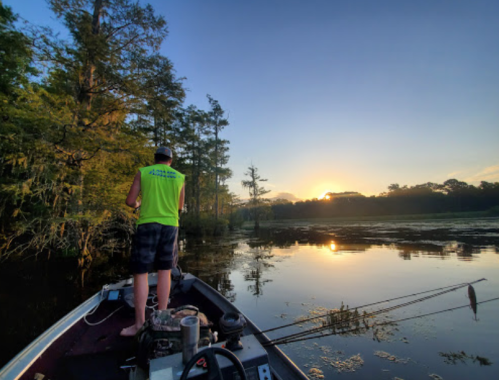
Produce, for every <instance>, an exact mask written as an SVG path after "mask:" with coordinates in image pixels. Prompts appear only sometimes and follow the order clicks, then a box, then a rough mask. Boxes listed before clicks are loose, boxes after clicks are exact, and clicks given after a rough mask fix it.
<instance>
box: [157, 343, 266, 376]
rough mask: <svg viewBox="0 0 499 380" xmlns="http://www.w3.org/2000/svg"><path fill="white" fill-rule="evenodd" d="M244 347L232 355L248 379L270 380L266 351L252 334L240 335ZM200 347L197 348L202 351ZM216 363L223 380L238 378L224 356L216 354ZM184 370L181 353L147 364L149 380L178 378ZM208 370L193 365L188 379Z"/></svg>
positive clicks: (216, 345)
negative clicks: (237, 360) (240, 364)
mask: <svg viewBox="0 0 499 380" xmlns="http://www.w3.org/2000/svg"><path fill="white" fill-rule="evenodd" d="M225 343H226V342H220V343H217V344H214V345H213V347H223V346H224V345H225ZM241 343H242V345H243V347H244V348H242V349H239V350H236V351H234V352H233V353H234V355H236V356H237V357H238V359H239V360H240V361H241V363H242V364H243V367H244V370H245V372H246V376H247V378H248V380H271V379H272V376H271V373H270V367H269V359H268V356H267V352H266V351H265V349H264V348H263V347H262V345H261V344H260V343H259V342H258V340H257V339H256V338H255V337H254V336H253V335H248V336H243V337H241ZM203 349H204V347H203V348H201V349H200V350H199V352H200V351H202V350H203ZM217 359H218V364H219V366H220V370H221V372H222V375H223V378H224V380H236V379H237V380H238V379H239V375H238V374H237V372H236V369H235V367H234V365H233V364H232V363H231V362H230V361H229V360H228V359H227V358H225V357H223V356H217ZM183 371H184V365H183V364H182V353H178V354H175V355H170V356H165V357H163V358H157V359H152V360H151V362H150V366H149V379H150V380H179V379H180V377H181V376H182V372H183ZM206 373H208V370H207V369H205V368H203V366H202V365H196V366H194V367H193V368H192V369H191V371H190V373H189V377H188V378H189V379H196V380H197V379H202V378H204V377H205V376H204V375H205V374H206Z"/></svg>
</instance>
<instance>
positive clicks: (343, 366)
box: [321, 354, 364, 372]
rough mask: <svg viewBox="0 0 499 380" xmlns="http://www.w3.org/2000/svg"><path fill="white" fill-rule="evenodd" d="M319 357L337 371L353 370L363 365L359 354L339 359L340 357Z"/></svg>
mask: <svg viewBox="0 0 499 380" xmlns="http://www.w3.org/2000/svg"><path fill="white" fill-rule="evenodd" d="M321 359H322V360H323V361H324V362H326V363H328V364H329V365H331V366H333V367H334V368H335V369H336V370H337V371H338V372H355V371H356V370H358V369H359V368H360V367H362V366H363V365H364V360H363V359H362V357H361V356H360V354H357V355H352V356H350V357H349V358H346V359H344V360H341V357H324V356H323V357H321Z"/></svg>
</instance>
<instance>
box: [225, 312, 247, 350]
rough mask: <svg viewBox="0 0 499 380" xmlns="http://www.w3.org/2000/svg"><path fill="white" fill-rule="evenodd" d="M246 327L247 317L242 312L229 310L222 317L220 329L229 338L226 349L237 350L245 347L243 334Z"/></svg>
mask: <svg viewBox="0 0 499 380" xmlns="http://www.w3.org/2000/svg"><path fill="white" fill-rule="evenodd" d="M245 327H246V319H244V316H243V315H242V314H238V313H232V312H229V313H225V314H224V315H223V316H222V318H220V330H221V332H222V333H223V334H224V335H225V337H226V338H227V342H226V343H225V348H226V349H228V350H230V351H236V350H241V349H242V348H243V344H242V343H241V334H242V332H243V330H244V328H245Z"/></svg>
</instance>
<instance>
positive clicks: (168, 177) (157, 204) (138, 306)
mask: <svg viewBox="0 0 499 380" xmlns="http://www.w3.org/2000/svg"><path fill="white" fill-rule="evenodd" d="M154 161H155V165H152V166H147V167H144V168H141V169H139V172H138V173H137V174H136V175H135V178H134V180H133V184H132V187H131V188H130V192H129V193H128V196H127V198H126V204H127V205H128V206H130V207H132V208H134V209H137V208H138V207H139V206H140V208H141V210H140V217H139V220H138V222H137V233H136V234H135V237H134V242H133V247H132V257H131V260H130V264H131V269H132V273H133V278H134V300H135V324H134V325H132V326H130V327H127V328H124V329H123V330H122V331H121V335H123V336H134V335H135V334H136V333H137V331H138V330H139V329H140V328H141V327H142V325H143V324H144V322H145V308H146V302H147V296H148V294H149V282H148V279H147V274H148V273H149V272H151V271H153V270H157V271H158V287H157V291H158V309H159V310H164V309H166V307H167V306H168V298H169V296H170V272H171V269H172V268H173V267H174V266H176V264H177V255H178V247H177V232H178V219H179V210H181V209H182V208H183V207H184V198H185V183H184V180H185V176H184V175H183V174H182V173H180V172H178V171H176V170H175V169H172V168H171V167H170V165H171V163H172V152H171V150H170V149H169V148H165V147H160V148H158V149H157V150H156V154H155V155H154ZM140 192H142V202H141V201H138V200H137V198H138V196H139V194H140Z"/></svg>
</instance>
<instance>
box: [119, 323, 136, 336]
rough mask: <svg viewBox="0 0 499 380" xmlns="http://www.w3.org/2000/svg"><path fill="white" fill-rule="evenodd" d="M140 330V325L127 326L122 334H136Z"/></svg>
mask: <svg viewBox="0 0 499 380" xmlns="http://www.w3.org/2000/svg"><path fill="white" fill-rule="evenodd" d="M139 330H140V327H137V326H135V325H131V326H130V327H126V328H124V329H123V330H121V332H120V335H121V336H135V334H137V331H139Z"/></svg>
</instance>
